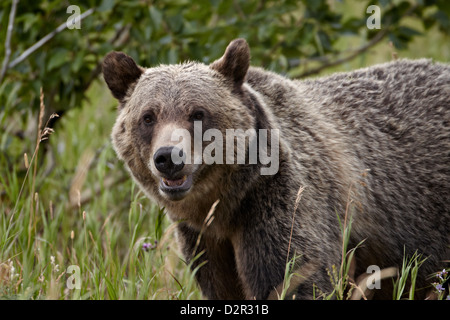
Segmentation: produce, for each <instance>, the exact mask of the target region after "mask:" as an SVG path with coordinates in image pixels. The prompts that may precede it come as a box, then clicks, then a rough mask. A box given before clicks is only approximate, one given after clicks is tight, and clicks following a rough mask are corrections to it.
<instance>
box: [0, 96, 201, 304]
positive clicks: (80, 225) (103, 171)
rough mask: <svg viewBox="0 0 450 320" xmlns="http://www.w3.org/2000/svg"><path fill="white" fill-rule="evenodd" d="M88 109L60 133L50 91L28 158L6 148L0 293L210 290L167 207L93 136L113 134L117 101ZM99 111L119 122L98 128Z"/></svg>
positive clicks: (139, 294) (175, 294) (72, 295)
mask: <svg viewBox="0 0 450 320" xmlns="http://www.w3.org/2000/svg"><path fill="white" fill-rule="evenodd" d="M92 99H93V100H94V101H96V100H97V102H98V103H99V104H100V103H101V100H102V99H104V98H103V97H98V98H96V97H92ZM83 111H86V110H83ZM80 112H81V111H80V110H74V112H73V113H72V114H70V113H69V114H66V115H65V116H64V118H63V119H62V121H61V122H60V123H59V125H58V126H57V127H56V128H55V132H53V131H52V130H51V129H48V128H47V127H46V125H44V124H43V123H44V121H45V120H46V119H43V114H44V105H43V96H42V99H41V112H40V115H39V116H38V117H37V119H36V120H35V121H36V125H35V127H37V133H36V140H34V141H35V145H34V146H33V145H31V144H30V145H27V146H26V147H25V150H24V153H26V154H27V155H26V156H24V155H23V154H22V155H20V154H19V155H20V158H22V161H20V158H19V155H18V157H17V159H15V161H11V159H8V158H6V157H5V156H4V155H5V153H3V152H2V153H0V168H1V169H0V170H1V174H0V183H1V187H0V197H1V198H0V199H1V202H0V213H1V214H0V298H2V299H198V298H201V295H200V291H199V289H198V288H197V285H196V283H195V281H194V273H193V272H191V271H190V268H189V266H188V265H186V263H185V262H184V261H183V259H182V258H181V257H179V256H178V250H177V245H176V242H175V239H174V232H173V230H174V226H173V225H170V223H169V221H168V219H166V218H165V215H164V211H163V210H160V209H159V208H157V207H156V206H154V205H153V204H152V203H151V202H149V200H148V199H147V198H146V197H145V196H144V195H143V194H142V193H141V192H140V191H139V190H138V188H137V187H136V186H135V185H134V183H133V182H132V181H131V179H127V176H126V174H125V173H124V171H123V169H122V168H121V164H120V163H119V162H118V161H117V160H116V157H115V155H114V152H113V151H112V149H111V147H110V145H109V143H107V144H105V140H103V141H95V140H92V139H90V138H89V137H90V136H91V135H92V134H93V132H95V136H103V137H107V136H108V135H109V130H110V128H111V126H112V121H113V118H114V116H115V112H114V110H112V108H111V109H108V108H105V109H103V110H92V112H88V114H89V115H88V116H87V117H84V118H81V119H80V114H81V113H80ZM97 112H98V113H102V114H101V115H98V114H96V113H97ZM109 113H111V115H107V114H109ZM90 117H92V118H90ZM97 117H103V118H104V119H105V118H106V119H110V121H109V123H107V124H106V125H105V126H102V125H100V126H98V127H97V126H96V125H95V126H94V125H92V124H93V123H94V122H96V121H97V120H98V119H97ZM79 121H85V123H84V125H83V126H80V125H79ZM62 128H64V130H63V129H62ZM50 133H51V136H50V135H49V134H50ZM2 138H3V139H7V138H5V137H4V136H3V137H2ZM12 139H14V138H12ZM30 141H33V139H30ZM106 141H107V139H106ZM88 142H90V143H88ZM44 148H47V152H45V153H44V152H42V151H43V149H44ZM27 149H28V150H27ZM29 150H32V151H29ZM29 154H31V155H32V156H31V157H30V156H28V155H29ZM52 163H58V165H52ZM52 166H53V167H52ZM49 167H50V168H51V169H50V170H48V168H49ZM86 172H88V173H89V174H86ZM144 243H145V244H148V243H151V244H152V246H150V247H148V246H147V247H145V246H144V247H145V248H147V250H145V249H144V248H143V245H144ZM74 267H76V268H74ZM76 284H79V287H78V286H76Z"/></svg>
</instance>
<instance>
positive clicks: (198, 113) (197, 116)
mask: <svg viewBox="0 0 450 320" xmlns="http://www.w3.org/2000/svg"><path fill="white" fill-rule="evenodd" d="M204 117H205V113H204V112H203V111H201V110H198V111H195V112H194V113H193V114H192V116H191V119H192V120H194V121H201V120H203V118H204Z"/></svg>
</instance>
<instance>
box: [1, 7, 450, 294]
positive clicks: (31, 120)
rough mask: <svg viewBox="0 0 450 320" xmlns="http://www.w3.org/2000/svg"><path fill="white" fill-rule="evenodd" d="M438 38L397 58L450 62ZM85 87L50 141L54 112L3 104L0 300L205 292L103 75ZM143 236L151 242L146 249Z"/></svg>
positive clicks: (340, 272)
mask: <svg viewBox="0 0 450 320" xmlns="http://www.w3.org/2000/svg"><path fill="white" fill-rule="evenodd" d="M337 4H338V5H340V4H339V3H337ZM342 5H343V6H345V3H344V4H342ZM343 11H344V12H345V11H346V9H345V10H343ZM437 37H440V36H439V35H438V33H436V34H434V33H433V32H430V33H429V34H427V36H424V37H417V39H416V40H415V41H414V43H412V44H411V46H410V48H409V50H407V51H399V52H398V55H399V57H411V58H418V57H430V56H431V57H433V58H434V59H437V60H441V61H449V59H450V52H449V47H448V45H447V43H448V41H447V40H448V39H441V38H437ZM340 42H341V44H340V46H341V47H343V48H350V47H357V46H358V45H359V42H358V40H357V39H353V38H345V39H341V40H340ZM391 55H392V48H391V47H389V46H388V45H386V44H385V43H383V44H379V45H377V46H376V48H374V49H373V50H371V51H370V52H368V53H366V54H364V55H362V56H361V57H359V58H358V59H355V60H353V61H351V62H348V63H346V64H344V65H342V66H339V67H335V68H332V69H329V70H326V72H325V73H331V72H335V71H342V70H350V69H355V68H357V67H363V66H367V65H371V64H373V63H376V62H384V61H389V60H391ZM323 74H324V73H323ZM88 94H89V100H88V101H86V102H84V104H83V106H82V107H80V108H78V109H75V110H70V111H68V112H67V113H66V114H65V115H64V117H62V118H61V119H59V120H58V125H57V126H56V127H55V132H49V131H47V132H46V135H45V136H47V137H48V139H47V140H42V134H43V133H44V132H43V130H45V122H46V121H47V120H48V119H43V117H42V116H40V117H39V116H38V115H34V114H32V113H31V112H29V111H20V112H16V111H14V110H10V109H8V106H5V107H4V108H3V107H1V108H0V127H1V128H2V130H3V129H4V131H3V132H1V133H0V299H199V298H201V293H200V291H199V289H198V287H197V285H196V283H195V281H194V274H195V271H194V272H191V271H190V268H189V266H188V265H187V264H186V263H185V262H184V261H183V258H182V257H181V256H180V255H179V253H178V250H177V247H176V242H175V240H174V234H173V230H174V227H175V225H173V224H170V222H169V221H168V219H167V218H166V217H165V215H164V212H163V211H162V210H160V209H159V208H157V207H156V206H155V205H154V204H152V203H151V202H150V201H149V200H148V199H147V198H146V197H145V196H144V195H143V194H142V192H140V191H139V190H138V187H137V186H136V185H135V184H134V183H133V182H132V181H131V179H129V178H128V175H127V173H126V172H125V171H124V169H123V165H122V164H121V163H120V162H119V161H118V160H117V159H116V156H115V154H114V152H113V150H112V148H111V144H110V142H109V135H110V131H111V128H112V125H113V123H114V119H115V116H116V112H115V105H116V102H115V101H114V100H113V99H112V97H111V96H110V93H109V91H108V89H107V88H106V86H105V85H104V84H103V83H101V82H96V83H94V84H93V85H92V87H91V89H90V90H89V92H88ZM41 114H42V113H41ZM18 132H20V133H21V134H17V133H18ZM50 133H51V135H48V134H50ZM23 136H24V137H23ZM41 140H42V141H41ZM44 149H46V150H47V152H43V151H44ZM25 154H26V155H25ZM350 229H351V220H345V221H344V223H343V225H342V232H343V235H344V236H343V239H344V240H345V239H346V238H347V236H348V234H349V232H350ZM144 243H145V244H151V245H150V246H149V249H148V250H144V249H143V248H142V247H143V244H144ZM345 246H346V242H345V241H344V242H343V253H342V256H343V260H342V264H341V265H340V266H337V267H335V269H334V270H330V281H331V282H332V283H333V285H334V288H335V291H334V292H332V293H329V294H328V296H327V298H337V299H344V298H346V297H347V295H346V294H347V293H346V291H345V290H346V288H347V287H348V285H349V284H350V285H351V283H350V282H349V277H348V276H349V268H350V261H351V255H352V254H353V252H354V251H352V249H351V248H346V247H345ZM356 250H357V249H356ZM199 254H201V252H200V253H199ZM422 261H423V258H422V257H419V256H417V255H415V256H413V257H405V261H404V264H403V268H402V270H400V276H399V277H398V278H397V280H395V281H397V282H396V284H395V290H394V291H395V292H393V298H394V299H398V298H404V297H405V296H406V297H407V298H411V299H413V298H414V290H415V289H414V286H413V287H412V289H411V290H409V291H408V292H406V291H407V289H406V287H405V286H404V284H405V283H406V281H405V280H406V279H407V278H409V279H414V277H415V275H416V273H417V270H418V269H419V268H420V264H421V262H422ZM294 265H295V260H290V261H286V272H285V281H284V284H283V287H282V288H283V290H282V291H281V295H280V296H278V298H284V297H286V294H287V290H288V288H289V285H290V283H291V281H294V278H293V276H294V273H295V270H296V269H295V268H294ZM73 266H75V267H78V268H79V269H77V268H74V267H73ZM78 271H79V272H78ZM77 281H78V282H77ZM412 283H414V281H412ZM76 284H80V288H79V289H76V286H75V287H73V285H76ZM436 285H438V284H436ZM353 291H355V289H354V290H353ZM439 297H440V298H445V297H444V296H443V295H440V296H439Z"/></svg>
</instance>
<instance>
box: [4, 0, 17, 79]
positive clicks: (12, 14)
mask: <svg viewBox="0 0 450 320" xmlns="http://www.w3.org/2000/svg"><path fill="white" fill-rule="evenodd" d="M18 3H19V0H13V2H12V5H11V12H10V13H9V21H8V28H7V30H6V40H5V60H3V65H2V70H1V71H0V83H1V82H2V81H3V78H4V77H5V74H6V70H7V69H8V63H9V58H10V56H11V34H12V31H13V27H14V18H15V17H16V9H17V4H18Z"/></svg>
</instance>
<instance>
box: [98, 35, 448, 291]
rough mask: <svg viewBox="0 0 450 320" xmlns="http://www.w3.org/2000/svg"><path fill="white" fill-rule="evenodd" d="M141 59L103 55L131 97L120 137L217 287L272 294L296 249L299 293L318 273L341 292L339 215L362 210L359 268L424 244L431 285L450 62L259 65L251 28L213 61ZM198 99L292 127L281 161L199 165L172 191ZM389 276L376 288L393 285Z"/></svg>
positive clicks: (217, 122)
mask: <svg viewBox="0 0 450 320" xmlns="http://www.w3.org/2000/svg"><path fill="white" fill-rule="evenodd" d="M130 59H131V58H130V57H128V56H125V55H124V54H122V53H117V52H112V53H110V54H109V55H108V56H107V57H106V58H105V63H104V64H103V73H104V77H105V80H106V82H107V84H108V86H109V87H110V89H111V91H112V92H113V94H114V96H115V97H116V98H118V99H119V102H120V108H119V114H118V117H117V121H116V124H115V126H114V128H113V132H112V140H113V145H114V148H115V150H116V152H117V154H118V156H119V158H120V159H122V160H123V161H124V162H125V164H126V166H127V168H128V169H129V171H130V173H131V175H132V176H133V178H134V179H135V180H136V181H137V183H138V184H139V185H140V187H141V188H142V189H143V190H144V191H145V192H146V194H147V195H148V196H149V197H150V198H151V199H153V200H154V201H156V202H157V203H158V204H159V205H160V206H164V207H165V208H166V210H167V213H168V215H169V217H170V219H172V220H173V221H179V223H178V230H177V235H178V240H179V243H180V245H181V248H182V250H183V253H184V255H185V256H186V258H187V260H188V261H189V260H190V259H192V258H193V256H195V254H197V253H199V252H201V251H203V250H204V253H203V255H201V257H200V258H199V259H198V260H197V261H195V263H194V264H193V266H194V268H195V267H196V266H197V265H198V264H199V263H202V262H203V261H207V263H206V264H205V265H204V266H202V267H201V268H200V269H199V271H198V272H197V274H196V277H197V280H198V283H199V285H200V287H201V290H202V292H203V294H204V296H205V297H207V298H210V299H254V298H256V299H265V298H267V297H268V296H269V294H270V293H271V292H272V295H273V290H274V288H276V287H277V286H279V285H280V283H282V281H283V277H284V272H285V265H286V261H287V259H289V258H291V257H292V256H293V255H294V254H297V255H300V258H298V259H297V260H296V261H297V264H298V268H299V269H298V270H299V272H300V273H302V272H303V276H304V278H302V280H301V281H298V283H297V284H298V286H297V287H296V288H295V291H294V292H293V293H294V294H295V297H296V298H299V299H308V298H311V297H312V295H313V284H315V285H316V286H317V288H319V289H320V290H321V291H323V292H330V291H331V290H332V286H331V282H330V278H329V275H328V273H327V271H328V270H331V268H332V266H333V265H335V266H339V265H340V262H341V255H342V252H341V251H342V234H341V230H340V227H339V222H338V216H339V217H340V219H341V221H343V219H344V215H345V213H346V212H347V213H348V215H349V216H350V214H351V215H352V217H353V225H352V230H351V239H350V244H349V248H351V247H354V246H355V245H356V244H357V243H359V242H360V241H361V240H364V242H363V245H362V246H361V247H360V248H358V249H357V251H356V264H355V265H356V273H357V274H364V273H365V272H366V269H367V267H368V266H369V265H377V266H379V267H380V268H385V267H390V266H401V263H402V259H403V257H404V254H406V255H409V256H411V255H412V254H413V253H414V252H415V251H416V250H418V252H419V253H422V254H424V256H426V257H428V259H427V260H426V262H425V263H424V265H423V266H422V268H421V269H420V274H419V278H418V283H417V286H418V287H426V286H428V285H429V284H430V283H431V282H432V280H429V279H427V276H429V275H430V274H431V273H432V272H436V271H439V270H442V268H443V267H444V266H445V264H444V262H443V260H449V259H450V252H449V245H450V237H449V235H450V202H449V199H450V123H449V122H450V68H449V66H447V65H444V64H439V63H432V62H431V61H429V60H417V61H409V60H399V61H395V62H392V63H387V64H382V65H377V66H373V67H369V68H366V69H361V70H357V71H354V72H350V73H340V74H335V75H332V76H329V77H325V78H320V79H316V80H307V81H292V80H289V79H286V78H285V77H282V76H280V75H277V74H274V73H271V72H268V71H265V70H263V69H260V68H254V67H249V62H250V51H249V49H248V45H247V43H246V42H245V40H242V39H238V40H235V41H233V42H232V43H231V44H230V45H229V46H228V48H227V50H226V52H225V54H224V56H223V57H222V58H221V59H219V60H218V61H216V62H214V63H212V64H211V65H210V66H206V65H204V64H201V63H194V62H191V63H184V64H179V65H161V66H159V67H155V68H149V69H144V68H141V67H138V66H137V65H136V64H135V63H134V62H133V63H132V62H131V61H132V59H131V61H130ZM199 110H200V112H201V114H202V117H203V118H202V124H203V130H206V129H208V128H216V129H219V130H221V131H222V132H223V133H224V134H225V129H227V128H234V129H238V128H239V129H244V130H246V129H251V128H253V129H274V128H276V129H279V130H280V163H279V171H278V172H277V173H276V174H275V175H266V176H264V175H261V174H260V168H261V166H262V164H260V163H258V164H255V165H249V164H246V165H236V164H233V165H217V164H213V165H205V164H200V165H186V166H185V167H184V168H183V170H182V174H192V176H193V186H192V188H191V190H190V191H189V192H188V193H187V195H185V196H184V197H183V198H182V199H181V200H180V199H177V200H178V201H173V200H171V199H168V198H167V196H165V195H164V194H163V193H162V192H161V191H160V180H159V179H160V177H159V176H158V174H159V173H158V172H157V170H156V169H155V166H154V163H153V162H154V160H153V155H154V154H155V152H156V150H157V149H158V148H160V147H162V146H165V145H167V144H168V143H169V142H168V141H169V140H168V138H167V137H168V136H169V135H170V132H172V130H173V129H174V128H185V129H187V130H189V131H190V132H191V133H192V132H193V121H192V115H193V114H194V115H195V114H197V113H198V112H199ZM143 119H146V120H145V123H144V120H143ZM149 119H150V120H149ZM206 145H207V143H204V145H203V147H205V146H206ZM301 187H304V188H305V189H304V191H303V192H302V194H301V199H300V200H299V202H298V203H297V204H296V203H295V202H296V201H295V200H296V198H297V193H298V190H299V189H300V188H301ZM216 200H219V203H218V205H217V207H216V209H215V211H214V213H213V214H214V220H213V221H212V223H211V224H210V225H209V226H208V227H207V228H205V227H204V220H205V218H206V216H207V214H208V212H209V211H210V208H211V206H212V204H213V203H214V202H215V201H216ZM294 211H295V212H294ZM291 228H292V236H291ZM202 229H203V233H202V234H201V238H200V239H201V241H200V242H199V243H198V245H197V241H198V239H199V232H200V231H201V230H202ZM288 248H289V249H288ZM288 251H289V254H288ZM389 282H392V281H391V280H389ZM389 282H388V283H386V284H385V283H383V284H382V288H381V290H374V291H376V292H375V294H376V296H378V297H379V298H388V297H391V295H392V292H391V291H390V288H389ZM424 292H425V291H424V290H423V291H418V296H419V297H420V296H422V297H423V295H424ZM416 296H417V295H416Z"/></svg>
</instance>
